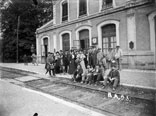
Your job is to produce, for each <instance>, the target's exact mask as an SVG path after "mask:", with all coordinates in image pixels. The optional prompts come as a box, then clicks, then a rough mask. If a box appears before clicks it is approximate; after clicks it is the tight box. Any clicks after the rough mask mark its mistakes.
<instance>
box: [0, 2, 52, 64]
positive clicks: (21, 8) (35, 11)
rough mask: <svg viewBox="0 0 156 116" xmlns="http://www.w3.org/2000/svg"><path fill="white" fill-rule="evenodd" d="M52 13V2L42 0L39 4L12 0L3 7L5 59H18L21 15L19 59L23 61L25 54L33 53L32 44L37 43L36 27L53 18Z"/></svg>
mask: <svg viewBox="0 0 156 116" xmlns="http://www.w3.org/2000/svg"><path fill="white" fill-rule="evenodd" d="M46 1H50V0H46ZM52 14H53V12H52V3H51V2H43V1H42V0H40V1H39V0H38V4H37V6H36V5H34V4H33V1H32V0H12V2H11V3H10V4H9V5H8V7H7V8H4V9H2V21H1V23H2V33H3V34H2V38H3V40H2V42H3V48H2V51H3V61H5V62H15V61H16V33H17V23H18V17H20V25H19V29H18V35H19V42H18V44H19V47H18V48H19V59H20V61H22V57H23V56H24V54H27V55H31V50H30V49H31V45H32V44H34V45H35V44H36V37H35V32H36V29H37V28H38V27H40V26H42V25H43V24H44V23H46V22H48V21H49V20H51V19H52V18H53V17H52V16H53V15H52Z"/></svg>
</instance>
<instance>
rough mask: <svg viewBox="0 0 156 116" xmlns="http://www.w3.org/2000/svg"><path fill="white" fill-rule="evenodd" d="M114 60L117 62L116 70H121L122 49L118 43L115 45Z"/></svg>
mask: <svg viewBox="0 0 156 116" xmlns="http://www.w3.org/2000/svg"><path fill="white" fill-rule="evenodd" d="M115 60H116V62H117V66H118V70H121V60H122V50H121V48H120V46H119V45H117V46H116V50H115Z"/></svg>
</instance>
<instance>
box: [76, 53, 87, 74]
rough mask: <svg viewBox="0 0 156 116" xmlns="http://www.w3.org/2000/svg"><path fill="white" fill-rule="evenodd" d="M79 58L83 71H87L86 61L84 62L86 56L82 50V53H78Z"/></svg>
mask: <svg viewBox="0 0 156 116" xmlns="http://www.w3.org/2000/svg"><path fill="white" fill-rule="evenodd" d="M77 58H78V59H79V60H80V65H81V67H82V69H83V72H85V71H86V67H85V63H84V58H85V55H84V54H83V52H82V51H80V53H79V54H78V56H77Z"/></svg>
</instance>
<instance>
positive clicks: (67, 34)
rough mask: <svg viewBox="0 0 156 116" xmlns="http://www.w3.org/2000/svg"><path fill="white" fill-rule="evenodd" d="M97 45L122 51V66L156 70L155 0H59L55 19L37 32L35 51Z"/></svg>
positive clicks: (42, 58) (41, 53) (44, 52)
mask: <svg viewBox="0 0 156 116" xmlns="http://www.w3.org/2000/svg"><path fill="white" fill-rule="evenodd" d="M93 45H94V46H97V47H98V48H101V49H102V50H103V52H104V53H105V54H107V51H108V48H109V47H112V48H113V49H115V48H116V46H117V45H119V46H120V47H121V49H122V50H123V60H122V65H123V66H124V67H128V68H136V67H138V68H144V69H148V68H151V69H153V66H154V63H155V54H156V0H56V1H55V2H54V3H53V20H51V21H49V22H48V23H46V24H45V25H43V26H42V27H40V28H38V29H37V30H36V51H37V56H38V57H39V62H41V63H44V62H45V58H46V57H47V53H48V52H56V51H59V50H69V49H72V48H73V47H74V48H77V49H79V48H81V49H88V48H89V46H93Z"/></svg>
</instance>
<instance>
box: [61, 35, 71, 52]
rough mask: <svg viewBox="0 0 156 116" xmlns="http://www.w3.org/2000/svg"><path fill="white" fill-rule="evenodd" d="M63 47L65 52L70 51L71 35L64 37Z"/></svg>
mask: <svg viewBox="0 0 156 116" xmlns="http://www.w3.org/2000/svg"><path fill="white" fill-rule="evenodd" d="M62 45H63V46H62V48H63V51H66V50H70V41H69V33H65V34H63V35H62Z"/></svg>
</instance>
